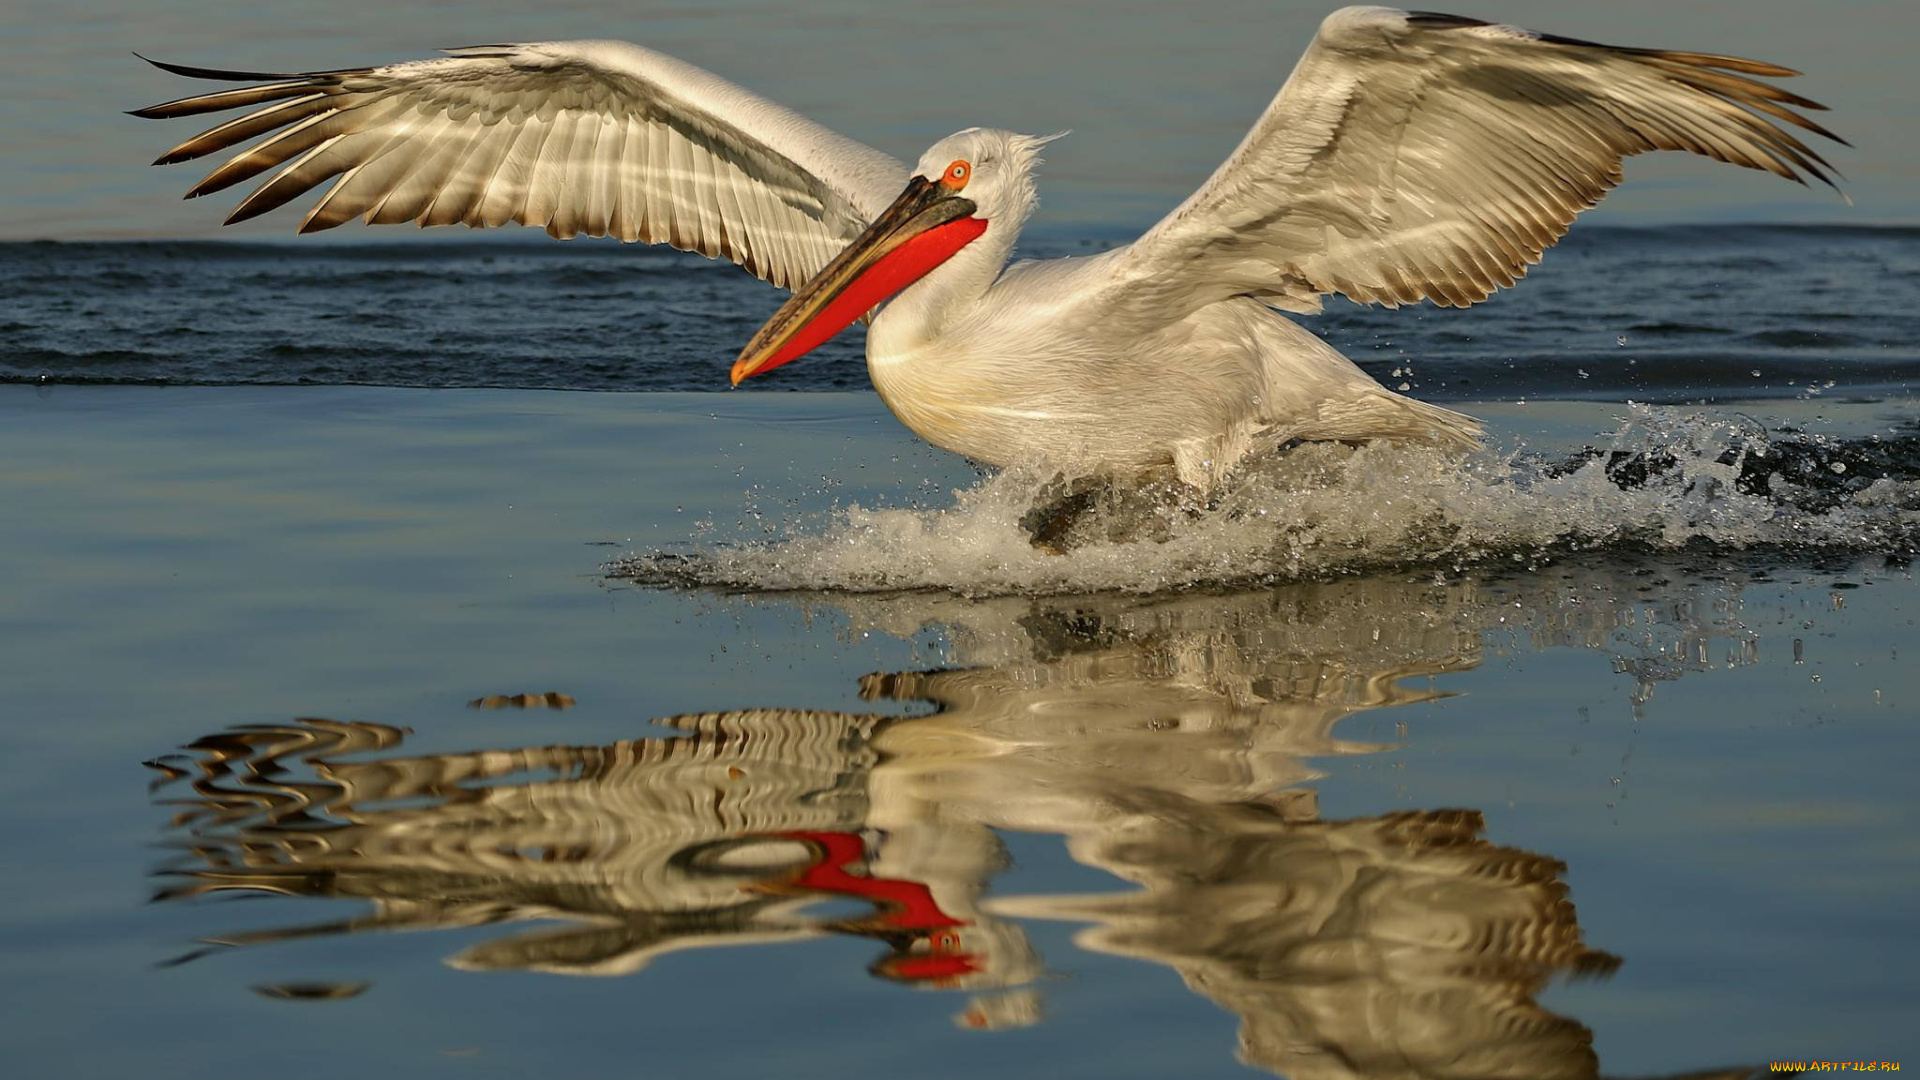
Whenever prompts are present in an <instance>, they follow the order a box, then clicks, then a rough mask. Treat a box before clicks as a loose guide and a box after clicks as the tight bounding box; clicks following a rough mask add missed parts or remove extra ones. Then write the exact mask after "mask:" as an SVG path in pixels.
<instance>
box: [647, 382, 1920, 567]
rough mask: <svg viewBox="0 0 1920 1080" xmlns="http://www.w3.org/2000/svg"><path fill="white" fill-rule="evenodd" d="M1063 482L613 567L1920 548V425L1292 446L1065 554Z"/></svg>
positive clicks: (1111, 514) (1643, 425)
mask: <svg viewBox="0 0 1920 1080" xmlns="http://www.w3.org/2000/svg"><path fill="white" fill-rule="evenodd" d="M1057 488H1058V481H1057V477H1056V476H1055V475H1054V474H1052V473H1047V472H1042V471H1032V470H1019V469H1014V470H1008V471H1005V472H1001V473H998V474H995V475H993V476H991V477H988V478H987V479H985V480H983V481H982V482H981V483H979V484H977V485H975V486H973V487H971V488H967V489H964V490H960V491H957V492H956V493H955V502H954V505H952V506H951V507H946V508H941V509H896V508H869V507H865V506H860V505H851V506H847V507H845V508H843V509H841V510H839V511H837V512H835V514H834V515H832V516H831V517H830V518H829V519H828V520H826V521H824V522H822V521H820V520H818V519H815V520H812V521H796V522H791V523H788V524H787V525H786V526H784V527H783V528H781V529H780V530H779V532H778V535H776V536H775V537H774V538H773V539H770V540H764V541H752V542H742V543H714V544H703V545H697V546H688V547H685V548H675V549H656V550H653V551H647V552H642V553H638V554H636V555H633V556H630V557H628V558H626V559H623V560H620V561H618V562H616V563H615V564H613V565H612V566H611V567H610V570H609V572H610V573H611V574H612V575H613V576H615V577H621V578H630V579H633V580H636V581H639V582H642V583H647V584H660V585H676V586H697V587H719V588H727V589H736V590H744V591H785V590H806V591H835V592H842V591H850V592H875V591H898V590H920V589H933V590H942V591H948V592H953V593H956V594H960V595H968V596H989V595H1004V594H1029V595H1031V594H1053V593H1069V592H1093V591H1117V592H1131V593H1157V592H1165V591H1173V590H1181V589H1194V588H1218V587H1229V586H1241V585H1248V584H1258V583H1265V582H1275V581H1289V580H1302V579H1313V578H1322V577H1329V576H1333V575H1338V574H1345V573H1355V572H1361V571H1377V570H1382V569H1406V568H1433V569H1437V570H1441V571H1449V570H1462V569H1465V568H1467V567H1469V566H1473V565H1480V564H1485V563H1487V562H1489V561H1498V562H1500V563H1502V564H1506V565H1512V564H1521V565H1537V564H1539V563H1541V562H1543V561H1549V560H1552V559H1555V558H1559V557H1562V556H1564V555H1566V554H1569V553H1573V552H1589V551H1611V550H1619V551H1622V552H1643V553H1644V552H1649V551H1663V550H1665V551H1670V550H1678V549H1692V548H1700V549H1706V550H1715V549H1720V550H1739V551H1756V550H1758V551H1769V550H1775V551H1787V552H1809V551H1847V552H1862V551H1884V552H1887V553H1889V554H1900V555H1906V554H1909V553H1911V552H1913V551H1914V550H1915V549H1916V548H1920V428H1908V429H1902V430H1901V431H1898V432H1896V433H1894V434H1892V435H1871V436H1867V437H1864V438H1839V437H1833V436H1822V435H1811V434H1807V433H1804V432H1800V431H1795V430H1792V429H1776V430H1769V429H1767V428H1766V427H1765V426H1763V425H1762V424H1760V423H1759V422H1758V421H1755V420H1751V419H1749V418H1746V417H1739V416H1734V417H1727V416H1703V415H1700V414H1699V413H1697V412H1696V411H1694V410H1683V409H1668V408H1658V407H1649V406H1631V407H1630V411H1629V413H1628V415H1627V417H1626V419H1625V422H1624V423H1623V424H1622V425H1621V426H1620V427H1619V428H1618V429H1617V430H1616V431H1614V432H1612V433H1611V434H1610V435H1608V436H1605V437H1603V438H1602V439H1601V440H1599V445H1597V446H1593V447H1588V448H1586V449H1585V450H1583V451H1581V452H1580V453H1577V454H1574V455H1572V456H1571V457H1569V456H1568V455H1566V454H1565V453H1555V454H1551V455H1548V454H1542V453H1538V452H1534V451H1530V450H1528V449H1527V448H1525V447H1522V448H1520V449H1518V450H1508V451H1492V450H1488V451H1483V452H1481V453H1479V454H1476V455H1474V456H1471V457H1468V458H1465V459H1461V458H1458V457H1454V456H1451V455H1449V454H1447V453H1445V452H1442V451H1438V450H1433V449H1428V448H1422V447H1396V446H1386V445H1374V446H1365V447H1358V448H1353V447H1346V446H1338V445H1321V444H1310V445H1304V446H1300V447H1296V448H1294V449H1292V450H1291V451H1289V452H1287V453H1284V454H1277V455H1274V456H1272V457H1271V458H1268V459H1265V460H1262V461H1260V462H1258V463H1256V464H1255V465H1253V466H1252V467H1250V468H1248V469H1247V470H1246V471H1245V473H1244V475H1242V476H1240V477H1239V478H1238V480H1237V481H1236V482H1235V483H1234V484H1233V485H1232V486H1231V487H1230V488H1229V489H1228V490H1227V491H1225V492H1224V493H1223V494H1222V495H1220V496H1219V497H1218V498H1217V499H1215V500H1214V502H1213V504H1212V505H1210V506H1208V507H1207V508H1205V509H1204V510H1197V511H1196V510H1189V509H1181V508H1179V507H1177V506H1175V505H1173V504H1172V502H1171V501H1169V500H1155V499H1151V498H1148V499H1145V500H1142V499H1140V498H1137V497H1134V498H1128V497H1110V498H1106V499H1103V500H1100V503H1101V504H1100V505H1099V506H1097V507H1096V508H1095V509H1094V511H1093V513H1094V515H1095V516H1096V518H1100V519H1101V520H1100V527H1098V528H1095V529H1094V530H1092V532H1093V535H1092V537H1091V538H1090V539H1088V540H1087V541H1086V542H1084V543H1081V544H1080V545H1079V546H1076V547H1074V548H1073V549H1072V550H1070V551H1068V552H1067V553H1065V554H1049V553H1048V552H1045V551H1042V550H1039V549H1037V548H1035V546H1034V545H1033V543H1032V537H1033V532H1032V529H1031V524H1032V512H1033V509H1034V506H1035V504H1036V502H1044V501H1046V500H1047V499H1048V498H1049V497H1051V495H1052V493H1053V492H1054V491H1055V490H1057ZM1103 515H1104V517H1102V516H1103ZM1116 535H1117V536H1121V538H1120V539H1114V538H1113V537H1114V536H1116Z"/></svg>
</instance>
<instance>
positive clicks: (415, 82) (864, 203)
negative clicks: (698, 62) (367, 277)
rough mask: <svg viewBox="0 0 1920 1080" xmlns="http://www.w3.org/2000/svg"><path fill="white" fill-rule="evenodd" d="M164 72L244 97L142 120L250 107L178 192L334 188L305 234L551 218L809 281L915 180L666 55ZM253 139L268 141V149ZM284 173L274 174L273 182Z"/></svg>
mask: <svg viewBox="0 0 1920 1080" xmlns="http://www.w3.org/2000/svg"><path fill="white" fill-rule="evenodd" d="M156 66H158V67H161V68H164V69H166V70H167V71H171V72H175V73H177V74H181V75H188V76H193V77H197V78H210V79H227V80H237V81H244V82H250V83H253V84H254V85H249V86H244V87H240V88H238V89H232V90H223V91H219V92H216V93H211V94H201V95H197V96H194V97H189V98H182V99H180V100H178V101H171V102H167V103H165V104H162V105H155V106H152V107H150V108H146V109H140V110H138V111H136V112H135V113H134V115H135V116H143V117H150V118H168V117H175V116H192V115H196V114H199V113H209V112H219V111H222V110H226V109H236V108H248V109H251V111H249V112H247V113H245V114H244V115H242V116H239V117H238V118H236V119H233V120H230V121H228V122H226V123H224V124H221V125H220V126H218V127H215V128H213V129H211V130H209V131H206V132H203V133H202V134H200V135H197V136H195V137H193V138H191V139H188V140H187V141H186V142H183V143H181V144H180V145H179V146H176V147H174V148H173V149H172V150H169V151H167V152H166V153H165V154H162V155H160V158H159V160H158V161H156V162H155V164H157V165H158V164H167V163H171V162H176V161H186V160H189V159H191V158H197V157H201V156H203V155H206V154H212V153H217V152H220V151H225V150H230V149H233V148H235V147H238V146H240V145H241V144H243V143H246V142H248V141H249V140H252V139H256V138H260V139H261V141H259V142H257V143H255V144H254V145H252V146H251V147H248V148H246V149H244V150H241V151H240V152H239V153H237V154H235V155H234V156H233V157H231V158H229V159H228V160H227V161H226V163H225V164H223V165H221V166H220V167H219V168H217V169H215V170H214V171H213V172H212V173H211V174H210V175H209V176H208V177H207V178H206V179H205V180H202V181H201V182H200V183H199V184H197V185H195V186H194V188H193V189H192V190H191V191H189V192H188V193H187V197H188V198H193V197H195V196H199V195H206V194H210V193H212V192H215V191H220V190H222V189H223V188H226V187H228V186H230V185H233V184H237V183H240V182H241V181H244V180H250V179H253V178H254V177H257V176H260V175H262V174H263V173H270V172H271V173H272V175H271V176H269V177H268V178H267V179H266V180H265V181H264V182H262V183H261V184H260V185H259V186H258V187H256V188H255V189H254V190H253V192H252V194H250V195H248V196H247V197H246V198H245V199H244V200H242V201H241V203H240V205H239V207H238V208H237V209H235V210H234V212H233V214H232V215H231V216H230V217H228V218H227V221H228V222H229V223H232V222H236V221H244V220H246V219H248V218H251V217H255V216H258V215H260V214H264V213H266V212H267V211H269V210H272V209H274V208H275V207H278V206H281V205H282V204H284V203H286V202H288V201H289V200H291V199H294V198H296V197H298V196H299V195H301V194H303V193H305V192H307V191H310V190H312V189H314V188H315V187H317V186H319V185H321V184H323V183H326V182H327V181H332V186H330V187H328V188H327V189H326V192H325V193H324V194H322V195H321V196H320V199H319V201H318V202H316V203H315V204H314V205H313V208H312V209H311V210H309V211H308V212H307V216H306V218H305V220H303V221H302V222H301V224H300V231H301V232H312V231H315V230H318V229H327V228H332V227H333V226H335V225H339V224H341V223H343V222H345V221H348V220H350V219H352V218H356V217H358V218H362V219H364V220H365V221H367V222H368V223H369V224H376V225H379V224H393V223H398V222H406V221H417V222H419V223H420V224H421V225H451V224H455V223H464V224H467V225H471V226H476V227H477V226H493V225H503V224H505V223H507V222H509V221H514V222H519V223H521V224H524V225H541V226H545V228H546V230H547V231H548V232H549V233H552V234H553V235H554V236H557V237H561V238H563V239H564V238H567V237H571V236H574V235H576V234H579V233H585V234H587V235H589V236H617V237H619V238H620V239H622V240H628V241H634V240H645V241H648V242H650V243H667V244H671V245H673V246H674V247H677V248H681V249H683V250H687V251H698V252H701V253H702V254H705V255H709V256H715V255H718V256H724V257H726V258H728V259H731V260H733V261H734V262H736V263H739V264H740V265H742V266H744V267H746V268H747V269H748V270H750V271H752V272H753V273H754V274H756V275H758V276H759V277H761V278H764V279H766V280H768V281H771V282H773V283H774V284H775V285H779V286H782V287H784V288H792V287H794V286H795V285H797V284H799V283H801V282H803V281H805V280H807V279H808V278H810V277H812V276H813V274H814V273H815V272H816V271H818V270H819V269H820V268H821V267H823V266H825V265H826V264H827V262H828V261H829V260H831V259H832V258H833V256H834V255H835V254H836V253H838V252H839V251H840V249H841V248H843V247H845V246H846V245H847V243H848V242H849V241H851V240H853V239H854V238H855V237H856V236H858V235H859V234H860V232H861V230H863V229H865V228H866V226H867V224H868V223H869V222H871V221H872V220H873V219H874V218H876V217H878V216H879V214H880V212H881V211H882V210H884V209H885V208H886V206H887V204H888V203H889V202H891V201H892V199H893V198H894V196H896V195H898V194H899V192H900V189H901V188H902V187H903V186H905V184H906V182H907V169H906V166H904V165H902V164H901V163H900V162H898V161H895V160H894V159H893V158H891V157H888V156H887V155H885V154H882V153H880V152H879V151H877V150H874V149H872V148H870V147H867V146H865V145H862V144H861V143H858V142H855V141H853V140H852V139H848V138H845V137H844V136H841V135H838V134H836V133H834V132H832V131H829V130H828V129H826V128H824V127H821V126H820V125H818V124H816V123H814V122H813V121H811V120H808V119H807V118H806V117H804V116H801V115H800V114H798V113H795V112H793V111H791V110H789V109H786V108H783V107H781V106H779V105H776V104H774V103H773V102H770V101H767V100H765V99H764V98H760V97H758V96H756V95H754V94H751V93H749V92H747V91H746V90H743V89H741V88H740V87H738V86H735V85H733V84H732V83H730V82H727V81H726V80H725V79H721V78H719V77H718V76H715V75H713V74H710V73H709V72H706V71H703V70H701V69H700V68H697V67H694V66H693V65H691V64H687V63H684V62H682V61H679V60H676V59H674V58H673V57H670V56H666V55H663V54H661V53H657V52H653V51H652V50H649V49H643V48H641V47H640V46H637V45H630V44H628V43H626V42H621V41H555V42H545V43H541V44H532V45H483V46H477V47H473V48H466V49H453V50H449V55H448V56H447V57H445V58H442V59H432V60H415V61H409V62H407V63H400V64H393V65H389V66H386V67H373V68H356V69H351V70H343V71H321V72H312V73H308V74H298V75H273V74H264V73H258V72H234V71H215V70H209V69H204V68H190V67H180V66H177V65H173V64H157V65H156ZM262 136H264V138H261V137H262ZM275 170H277V171H275Z"/></svg>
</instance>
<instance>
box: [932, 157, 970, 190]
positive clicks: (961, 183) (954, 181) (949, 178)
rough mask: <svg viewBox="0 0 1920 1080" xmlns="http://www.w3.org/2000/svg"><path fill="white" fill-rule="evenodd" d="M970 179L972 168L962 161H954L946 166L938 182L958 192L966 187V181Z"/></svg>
mask: <svg viewBox="0 0 1920 1080" xmlns="http://www.w3.org/2000/svg"><path fill="white" fill-rule="evenodd" d="M972 177H973V166H972V165H969V164H967V163H966V162H964V161H956V162H954V163H953V164H951V165H949V166H947V171H946V172H944V173H942V174H941V176H940V182H941V183H942V184H944V185H946V186H947V187H950V188H952V189H953V190H955V191H959V190H960V189H961V188H963V187H966V186H967V181H968V180H969V179H971V178H972Z"/></svg>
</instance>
